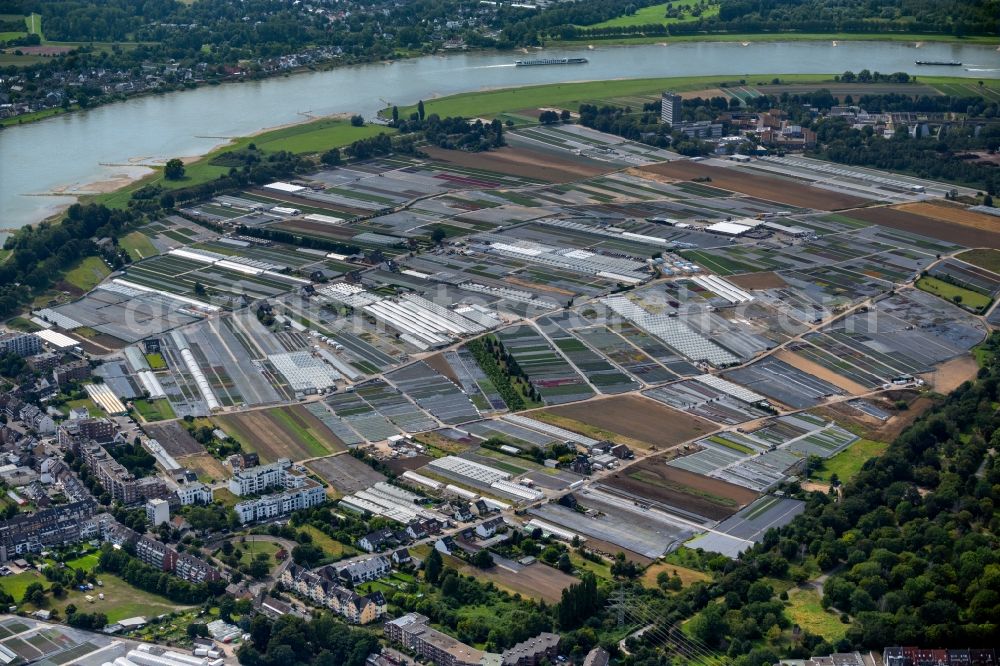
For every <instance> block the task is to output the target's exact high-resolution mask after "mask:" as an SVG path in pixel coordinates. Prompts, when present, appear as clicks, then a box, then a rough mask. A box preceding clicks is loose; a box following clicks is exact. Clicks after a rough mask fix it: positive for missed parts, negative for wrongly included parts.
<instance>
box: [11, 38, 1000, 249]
mask: <svg viewBox="0 0 1000 666" xmlns="http://www.w3.org/2000/svg"><path fill="white" fill-rule="evenodd" d="M543 53H544V56H532V57H560V58H561V57H581V56H583V57H587V58H589V59H590V62H589V63H588V64H585V65H573V66H554V67H514V66H513V64H512V62H513V60H514V59H515V58H517V57H524V56H521V55H516V54H513V53H509V54H498V53H495V52H494V53H456V54H450V55H446V56H426V57H422V58H416V59H412V60H405V61H400V62H396V63H377V64H369V65H358V66H351V67H341V68H337V69H332V70H328V71H324V72H309V73H304V74H297V75H293V76H287V77H279V78H271V79H265V80H261V81H251V82H245V83H237V84H226V85H221V86H205V87H202V88H198V89H195V90H189V91H183V92H176V93H169V94H164V95H153V96H147V97H141V98H136V99H132V100H128V101H125V102H119V103H116V104H109V105H106V106H101V107H98V108H96V109H90V110H87V111H83V112H79V113H71V114H67V115H64V116H57V117H54V118H49V119H47V120H43V121H40V122H37V123H31V124H27V125H21V126H12V127H9V128H8V129H6V130H3V131H0V230H3V229H10V228H16V227H20V226H23V225H24V224H30V223H33V222H37V221H39V220H41V219H44V218H45V217H47V216H48V215H51V214H52V213H53V212H55V211H57V210H59V208H61V207H64V206H66V205H67V204H69V203H72V202H73V201H74V197H73V196H70V194H72V193H76V194H79V193H84V192H87V191H93V190H95V189H101V188H104V189H107V188H109V187H111V186H112V185H113V184H114V185H121V184H124V183H125V182H127V180H128V179H129V178H135V177H136V176H138V175H141V173H143V172H144V171H145V169H144V168H143V167H141V166H139V165H141V164H142V163H151V162H162V161H163V160H165V159H169V158H171V157H177V156H195V155H202V154H204V153H206V152H208V151H209V150H210V149H211V148H213V147H214V146H217V145H219V144H220V143H224V141H225V140H226V138H227V137H237V136H246V135H248V134H252V133H254V132H257V131H259V130H261V129H264V128H268V127H276V126H279V125H285V124H288V123H294V122H299V121H302V120H305V119H306V117H307V114H308V115H327V114H333V113H347V112H350V113H361V114H363V115H364V116H365V117H369V118H370V117H372V116H374V114H375V113H376V112H377V111H378V110H379V109H380V108H383V107H384V106H386V104H387V103H393V104H399V105H404V104H412V103H414V102H416V100H418V99H430V98H433V97H436V96H442V95H450V94H454V93H458V92H467V91H474V90H480V89H485V88H500V87H512V86H522V85H531V84H540V83H557V82H564V81H566V82H568V81H581V80H604V79H615V78H647V77H669V76H709V75H733V76H739V75H744V74H745V75H749V76H752V75H754V74H769V73H782V74H797V73H802V74H809V73H823V72H827V73H829V72H843V71H845V70H853V71H858V70H861V69H864V68H868V69H870V70H872V71H880V72H897V71H905V72H909V73H911V74H926V75H947V76H961V77H967V78H970V79H984V78H991V79H995V78H1000V51H998V50H997V48H996V47H994V46H972V45H963V44H945V43H934V42H929V43H925V44H922V45H921V46H919V47H918V46H917V45H915V44H913V43H909V42H872V41H846V42H840V43H832V42H753V43H749V44H746V45H744V44H741V43H739V42H683V43H674V44H669V45H660V44H650V45H643V46H627V47H615V46H603V47H602V46H598V47H596V48H593V49H588V48H574V49H548V50H546V51H544V52H543ZM917 59H920V60H947V61H960V62H962V63H965V65H964V66H963V67H919V66H917V65H916V64H915V63H914V61H915V60H917ZM55 193H63V194H62V195H61V196H57V195H55ZM0 235H2V233H0Z"/></svg>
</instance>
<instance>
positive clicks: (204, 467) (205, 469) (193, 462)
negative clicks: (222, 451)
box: [177, 453, 230, 482]
mask: <svg viewBox="0 0 1000 666" xmlns="http://www.w3.org/2000/svg"><path fill="white" fill-rule="evenodd" d="M177 462H179V463H180V464H181V465H183V466H184V467H189V468H191V469H193V470H194V472H195V474H197V475H198V478H199V479H201V480H203V481H206V482H207V481H209V480H214V481H220V480H222V479H228V478H229V476H230V472H229V469H228V468H227V467H226V466H225V465H223V464H222V462H220V461H219V460H216V459H215V458H213V457H212V456H211V454H208V453H198V454H195V455H193V456H184V457H182V458H177Z"/></svg>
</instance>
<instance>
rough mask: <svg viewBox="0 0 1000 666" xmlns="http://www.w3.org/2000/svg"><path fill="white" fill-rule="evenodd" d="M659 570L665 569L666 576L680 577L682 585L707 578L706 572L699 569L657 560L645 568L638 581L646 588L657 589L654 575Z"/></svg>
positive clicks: (658, 572)
mask: <svg viewBox="0 0 1000 666" xmlns="http://www.w3.org/2000/svg"><path fill="white" fill-rule="evenodd" d="M661 571H666V572H667V575H668V576H673V575H674V574H677V576H678V577H679V578H680V579H681V583H683V584H684V587H687V586H688V585H690V584H691V583H697V582H700V581H705V580H708V579H709V576H708V574H704V573H702V572H700V571H695V570H694V569H688V568H687V567H682V566H679V565H676V564H670V563H669V562H659V563H657V564H654V565H653V566H651V567H649V568H648V569H646V571H645V572H643V574H642V578H640V579H639V580H640V582H642V584H643V585H644V586H646V587H648V588H651V589H654V590H656V589H659V585H657V584H656V577H657V576H658V575H659V574H660V572H661Z"/></svg>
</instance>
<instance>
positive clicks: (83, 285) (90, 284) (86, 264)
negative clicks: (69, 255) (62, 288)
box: [65, 257, 111, 292]
mask: <svg viewBox="0 0 1000 666" xmlns="http://www.w3.org/2000/svg"><path fill="white" fill-rule="evenodd" d="M110 273H111V269H110V268H108V266H107V264H105V263H104V261H103V260H102V259H101V258H100V257H86V258H85V259H84V260H83V261H81V262H80V263H79V264H78V265H77V266H76V268H73V269H71V270H70V271H69V272H67V273H66V277H65V280H66V282H67V283H69V284H71V285H72V286H74V287H76V288H77V289H79V290H80V291H81V292H84V291H90V290H91V289H93V288H94V287H96V286H97V285H98V284H100V282H101V280H103V279H104V278H106V277H107V276H108V275H109V274H110Z"/></svg>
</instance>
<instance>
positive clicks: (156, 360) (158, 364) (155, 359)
mask: <svg viewBox="0 0 1000 666" xmlns="http://www.w3.org/2000/svg"><path fill="white" fill-rule="evenodd" d="M146 363H149V367H150V368H152V369H153V370H163V369H165V368H166V367H167V362H166V361H165V360H164V359H163V354H159V353H153V354H146Z"/></svg>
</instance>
